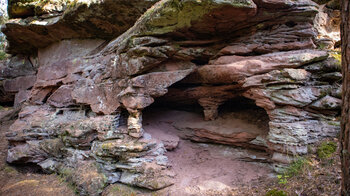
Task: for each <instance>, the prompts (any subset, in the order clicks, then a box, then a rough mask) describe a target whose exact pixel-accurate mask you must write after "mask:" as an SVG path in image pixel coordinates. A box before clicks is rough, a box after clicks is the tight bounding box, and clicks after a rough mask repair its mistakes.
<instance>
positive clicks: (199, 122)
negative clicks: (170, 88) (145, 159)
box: [143, 95, 273, 194]
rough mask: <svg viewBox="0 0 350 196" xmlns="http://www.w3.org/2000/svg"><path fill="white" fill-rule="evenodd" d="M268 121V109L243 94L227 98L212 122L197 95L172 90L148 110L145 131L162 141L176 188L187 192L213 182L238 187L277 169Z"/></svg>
mask: <svg viewBox="0 0 350 196" xmlns="http://www.w3.org/2000/svg"><path fill="white" fill-rule="evenodd" d="M268 122H269V118H268V115H267V114H266V112H265V110H264V109H262V108H260V107H257V106H256V104H255V102H254V101H252V100H250V99H247V98H244V97H238V98H234V99H230V100H228V101H225V102H224V103H223V104H222V105H220V106H219V107H218V117H217V119H215V120H212V121H206V120H204V115H203V107H202V106H201V105H200V104H199V103H198V101H197V100H191V99H187V100H179V101H176V100H174V99H173V97H170V99H169V97H167V95H165V96H164V97H161V98H158V99H156V100H155V102H154V103H153V104H152V105H150V106H149V107H147V108H146V109H145V110H144V111H143V128H144V130H145V134H149V135H150V136H151V137H152V138H154V139H157V140H161V141H162V142H163V144H164V146H165V148H166V149H167V150H168V151H167V152H166V156H167V157H168V161H169V162H170V164H171V167H172V168H173V170H174V171H175V173H176V174H177V175H176V181H175V184H174V185H173V186H172V189H173V190H179V191H180V192H181V193H183V194H184V193H185V192H186V187H189V186H197V185H200V184H206V183H208V181H211V182H213V183H215V184H218V185H219V186H231V187H234V186H236V185H237V186H238V185H240V184H242V183H243V184H245V183H249V182H251V181H252V180H255V179H258V178H259V177H262V176H267V175H269V174H271V173H273V171H272V169H271V167H270V155H269V154H268V153H267V152H266V151H265V149H266V146H265V145H266V143H265V142H264V139H265V137H266V135H267V133H268V130H269V129H268ZM255 138H258V139H255Z"/></svg>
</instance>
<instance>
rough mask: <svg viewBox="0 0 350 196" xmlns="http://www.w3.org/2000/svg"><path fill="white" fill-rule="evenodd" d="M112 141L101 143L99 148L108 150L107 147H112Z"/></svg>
mask: <svg viewBox="0 0 350 196" xmlns="http://www.w3.org/2000/svg"><path fill="white" fill-rule="evenodd" d="M113 146H114V145H113V143H112V142H108V143H103V144H102V145H101V148H102V149H103V150H109V149H111V148H113Z"/></svg>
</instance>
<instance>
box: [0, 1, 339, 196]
mask: <svg viewBox="0 0 350 196" xmlns="http://www.w3.org/2000/svg"><path fill="white" fill-rule="evenodd" d="M156 2H157V1H146V0H142V1H139V0H132V1H129V0H114V1H112V0H101V1H72V2H70V1H45V3H46V4H45V3H44V1H28V3H25V4H22V3H20V1H16V0H11V1H10V3H9V14H10V16H11V17H13V18H14V19H11V20H10V21H9V22H8V23H7V24H6V25H5V26H4V27H3V28H2V32H3V33H4V34H5V35H6V36H7V39H8V41H9V47H8V52H9V53H11V54H12V55H13V56H12V57H11V59H9V60H8V61H6V62H3V63H2V65H1V66H0V70H1V71H0V79H1V83H0V84H1V85H2V87H1V88H0V93H1V95H2V96H1V98H0V102H10V101H13V100H14V105H15V106H20V105H22V106H21V107H22V110H21V112H20V113H19V118H18V120H17V121H16V122H15V123H14V124H13V125H12V126H11V128H10V130H9V133H8V134H7V137H8V141H9V143H10V146H9V151H8V158H7V161H8V162H9V163H35V164H38V165H39V166H41V167H42V168H43V169H44V170H46V171H48V172H58V173H65V174H67V173H68V174H69V175H72V176H73V177H72V180H73V182H74V183H75V184H76V185H77V187H78V190H79V191H80V193H81V194H85V195H98V194H99V193H100V192H101V191H102V189H103V188H104V186H105V185H106V184H108V183H114V182H118V181H119V182H122V183H125V184H130V185H135V186H139V187H144V188H147V189H151V190H157V189H161V188H164V187H167V186H170V185H172V183H173V180H172V179H173V177H174V176H175V175H176V174H175V173H174V172H172V171H171V166H170V165H169V163H168V162H167V157H166V148H165V147H166V146H165V144H164V143H163V142H161V141H159V140H155V139H154V138H153V136H152V135H150V134H148V133H144V129H143V125H142V111H143V109H144V108H146V107H148V106H150V105H151V104H152V103H153V102H154V100H155V99H156V98H159V100H161V101H162V102H165V103H168V104H169V105H172V104H177V105H181V104H182V105H186V104H187V105H188V104H199V105H200V106H202V107H203V114H204V116H203V118H204V119H205V120H209V121H210V120H215V119H216V118H217V117H218V116H219V113H218V108H219V107H220V105H223V104H224V103H225V102H227V101H229V100H232V99H234V98H238V97H245V98H248V99H251V100H253V101H255V104H256V105H257V106H259V107H261V108H263V109H264V110H265V111H266V113H267V114H268V117H269V129H268V132H267V133H264V134H251V133H247V132H235V133H226V132H223V131H220V130H215V129H210V126H208V127H209V128H206V129H204V128H196V127H195V126H187V125H186V126H185V127H179V125H178V126H177V125H174V126H177V128H178V129H181V132H184V135H185V136H184V137H185V138H187V139H191V140H194V141H205V142H208V141H209V142H217V143H223V144H229V145H237V146H245V147H251V148H257V149H263V150H266V151H268V152H269V153H270V154H271V159H272V160H273V161H275V162H277V163H280V162H282V163H288V160H290V159H289V156H290V155H295V154H306V153H307V146H308V145H309V144H312V143H314V142H317V141H319V140H321V139H323V138H326V137H334V136H336V135H337V133H338V131H339V119H338V115H339V111H340V105H341V87H340V85H339V83H340V81H341V74H340V63H339V61H338V60H337V59H336V58H335V57H334V56H335V55H334V54H333V53H330V52H329V51H326V49H329V48H332V47H333V46H334V45H336V43H337V42H338V41H339V39H337V36H339V34H336V33H333V34H332V33H329V32H330V31H333V30H334V29H335V27H334V28H328V27H329V26H327V25H325V24H324V23H326V22H327V21H329V20H326V19H324V18H327V17H328V15H327V17H326V16H325V15H324V14H325V13H324V12H322V10H321V11H320V10H319V6H318V5H317V4H316V3H314V2H312V1H310V0H297V1H289V0H199V1H198V0H161V1H159V2H157V3H156ZM27 4H28V5H27ZM43 4H45V5H43ZM153 4H154V5H153ZM152 5H153V6H152ZM151 6H152V7H151ZM148 8H149V9H148ZM323 9H327V8H323ZM146 10H147V11H146ZM322 14H323V15H322ZM316 15H317V16H316ZM15 17H16V18H15ZM322 17H323V19H324V20H321V19H320V18H322ZM314 21H316V22H314ZM334 25H335V26H336V25H337V24H334ZM325 27H327V28H328V29H325ZM327 32H328V34H327ZM326 38H327V39H326ZM325 43H327V47H323V46H324V44H325ZM171 148H174V147H171ZM171 148H169V149H171Z"/></svg>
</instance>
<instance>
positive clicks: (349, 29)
mask: <svg viewBox="0 0 350 196" xmlns="http://www.w3.org/2000/svg"><path fill="white" fill-rule="evenodd" d="M341 6H342V16H341V17H342V23H341V38H342V73H343V87H342V88H343V97H342V98H343V105H342V120H341V139H340V142H341V149H340V150H341V151H340V152H341V153H340V157H341V167H342V185H341V195H342V196H350V156H349V155H350V153H349V152H350V143H349V142H350V141H349V131H350V121H349V119H350V113H349V112H350V111H349V103H350V73H349V70H350V67H349V66H350V64H349V63H350V48H349V47H350V46H349V45H348V43H349V40H350V36H349V33H350V21H349V18H350V17H349V16H350V15H349V14H350V13H349V8H350V4H349V0H342V5H341Z"/></svg>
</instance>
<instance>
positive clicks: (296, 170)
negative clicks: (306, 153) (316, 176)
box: [285, 157, 309, 177]
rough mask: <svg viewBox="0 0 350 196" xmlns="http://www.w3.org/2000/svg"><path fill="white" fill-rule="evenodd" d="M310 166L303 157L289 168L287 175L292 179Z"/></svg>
mask: <svg viewBox="0 0 350 196" xmlns="http://www.w3.org/2000/svg"><path fill="white" fill-rule="evenodd" d="M308 165H309V161H308V160H307V159H305V158H303V157H300V158H298V159H297V160H295V161H293V163H291V164H290V165H289V167H288V168H287V169H286V174H285V175H288V176H290V177H292V176H295V175H297V174H300V173H301V172H302V171H303V170H304V169H305V167H307V166H308Z"/></svg>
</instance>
